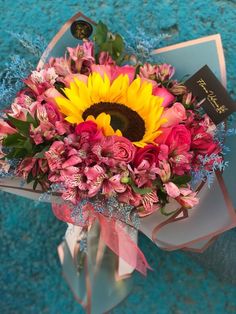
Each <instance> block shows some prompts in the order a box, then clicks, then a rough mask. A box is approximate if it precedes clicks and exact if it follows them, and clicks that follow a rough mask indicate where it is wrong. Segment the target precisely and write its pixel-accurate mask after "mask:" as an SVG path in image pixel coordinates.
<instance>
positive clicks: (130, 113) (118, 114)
mask: <svg viewBox="0 0 236 314" xmlns="http://www.w3.org/2000/svg"><path fill="white" fill-rule="evenodd" d="M102 112H104V113H106V114H109V115H110V116H111V126H112V128H113V130H117V129H119V130H120V131H121V132H122V135H123V136H125V137H126V138H128V139H129V140H130V141H132V142H137V141H140V140H142V138H143V136H144V134H145V123H144V121H143V119H142V118H141V117H140V115H139V114H138V113H137V112H135V111H134V110H132V109H130V108H128V107H126V106H124V105H122V104H117V103H112V102H100V103H97V104H94V105H92V106H91V107H89V108H88V109H86V110H85V111H84V113H83V115H82V117H83V119H84V120H86V118H87V117H88V116H89V115H92V116H94V117H95V118H97V116H98V115H99V114H100V113H102Z"/></svg>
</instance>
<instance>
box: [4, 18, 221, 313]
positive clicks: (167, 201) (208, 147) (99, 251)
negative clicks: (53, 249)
mask: <svg viewBox="0 0 236 314" xmlns="http://www.w3.org/2000/svg"><path fill="white" fill-rule="evenodd" d="M77 18H78V16H76V17H74V18H73V19H72V20H71V21H69V22H70V23H69V26H70V35H71V37H72V36H73V38H76V39H77V40H80V41H79V43H77V44H76V45H74V46H73V47H71V46H67V47H66V49H65V50H64V53H63V55H61V56H53V55H52V56H51V57H47V60H46V62H45V60H43V59H41V61H40V63H39V65H38V67H37V69H36V70H34V71H32V72H31V73H30V75H29V76H28V77H26V78H25V79H24V84H25V86H24V87H23V88H22V89H21V90H20V91H19V92H18V94H17V95H16V98H15V99H14V101H13V103H12V104H11V106H10V107H9V108H8V109H6V110H4V112H3V113H2V116H1V120H0V134H1V169H2V177H3V181H2V182H1V186H2V189H3V190H4V189H5V190H7V191H10V190H11V192H12V191H13V192H15V193H17V192H18V193H21V194H22V191H24V192H25V194H24V195H25V196H28V197H30V195H31V196H32V195H33V197H35V195H38V196H37V197H39V198H40V199H41V200H43V201H50V202H51V203H52V209H53V212H54V214H55V215H56V216H57V218H59V219H61V220H63V221H65V222H67V223H68V225H69V229H68V232H67V234H66V240H65V241H64V242H63V244H62V245H61V246H60V247H59V254H60V258H61V262H62V264H63V267H64V273H65V275H66V276H67V278H68V281H69V283H70V285H71V286H72V290H73V291H74V293H75V295H76V296H77V298H79V299H80V302H81V303H82V305H84V306H85V307H86V309H87V311H88V312H91V311H92V313H96V312H97V313H101V312H102V311H104V310H107V309H109V308H110V307H112V306H114V305H115V304H117V303H118V302H119V301H120V300H121V299H122V298H124V296H125V295H126V294H127V293H128V291H129V290H130V285H131V282H130V277H131V274H132V272H133V270H135V269H136V270H138V271H139V272H141V273H142V274H146V271H147V269H148V268H150V266H149V265H148V263H147V261H146V259H145V257H144V255H143V253H142V252H141V251H140V249H139V248H138V246H137V230H139V229H140V230H141V231H143V232H144V233H146V234H147V235H148V234H149V233H151V232H152V231H153V229H155V228H154V227H153V225H159V226H160V224H163V222H164V224H166V223H169V222H171V221H172V222H173V221H174V220H175V221H177V220H179V219H180V220H181V219H183V218H186V217H187V216H188V213H189V211H191V209H192V208H193V207H194V208H195V207H196V206H197V205H198V203H199V195H198V192H199V191H200V190H201V191H202V190H204V191H205V189H204V188H202V187H203V186H204V182H205V181H208V183H210V182H212V181H214V173H215V171H216V170H218V171H221V170H222V169H223V168H224V167H225V164H226V162H225V160H224V158H223V153H224V152H223V149H224V147H223V140H222V136H221V137H220V136H219V133H220V132H219V128H218V127H217V126H216V125H215V124H214V122H213V121H212V119H211V118H210V117H209V115H208V114H207V113H205V112H204V111H203V110H202V106H201V104H202V101H200V100H199V99H198V98H197V95H194V93H193V92H192V91H191V90H190V89H189V88H188V87H187V86H186V85H185V84H184V82H183V81H179V80H176V79H174V78H173V76H174V73H175V68H174V67H173V66H172V65H171V64H167V63H158V64H157V63H154V64H151V63H148V62H141V61H140V60H139V59H138V58H137V56H135V55H134V54H128V53H127V51H126V50H125V44H124V41H123V39H122V37H121V36H120V35H119V34H113V33H111V32H110V31H109V30H108V29H107V26H106V25H105V24H103V23H102V22H99V23H98V24H96V25H94V23H93V22H91V21H90V20H88V19H86V18H83V19H82V20H77ZM72 22H73V23H72ZM92 25H93V26H92ZM93 28H94V30H93ZM68 32H69V31H68ZM92 33H93V36H92ZM90 38H91V39H90ZM45 55H48V50H47V51H46V53H45ZM44 57H45V56H44ZM220 134H222V132H221V133H220ZM4 180H5V181H4ZM6 182H8V183H7V184H6ZM16 182H18V183H17V184H18V185H16ZM22 182H23V183H22ZM19 191H20V192H19ZM147 221H149V222H148V226H149V227H150V226H151V224H150V221H152V222H153V225H152V227H150V228H149V230H148V231H145V228H146V229H147V223H146V222H147ZM150 237H151V236H150ZM153 241H156V239H153ZM160 242H162V244H163V241H162V240H160ZM183 242H187V241H183ZM160 246H163V245H160ZM125 278H128V279H125ZM121 282H123V286H121ZM101 283H102V284H104V283H106V285H107V286H108V288H104V289H105V290H106V289H107V296H108V298H109V300H107V301H106V302H105V304H104V303H103V302H99V299H100V298H101V292H100V293H99V286H100V284H101ZM104 285H105V284H104ZM112 289H113V290H112ZM111 291H113V294H112V293H111ZM114 291H115V292H114ZM103 298H104V291H103ZM101 303H103V304H101ZM97 304H99V305H97ZM95 307H96V309H95Z"/></svg>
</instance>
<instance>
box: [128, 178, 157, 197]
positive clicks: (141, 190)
mask: <svg viewBox="0 0 236 314" xmlns="http://www.w3.org/2000/svg"><path fill="white" fill-rule="evenodd" d="M129 184H130V186H131V187H132V189H133V191H134V192H135V193H137V194H140V195H145V194H147V193H150V192H152V189H151V188H139V187H137V185H135V183H134V182H133V180H130V182H129Z"/></svg>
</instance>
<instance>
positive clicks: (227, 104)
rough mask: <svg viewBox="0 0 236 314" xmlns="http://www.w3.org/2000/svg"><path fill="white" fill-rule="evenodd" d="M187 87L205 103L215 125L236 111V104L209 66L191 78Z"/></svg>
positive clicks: (203, 105)
mask: <svg viewBox="0 0 236 314" xmlns="http://www.w3.org/2000/svg"><path fill="white" fill-rule="evenodd" d="M185 85H186V86H187V87H188V89H189V90H190V91H191V92H192V93H193V96H195V97H196V98H197V100H198V101H201V100H202V101H203V103H202V107H203V108H204V110H205V111H206V113H207V114H208V116H209V117H210V118H211V119H212V121H213V122H214V123H215V124H218V123H220V122H222V121H223V120H225V118H227V117H228V116H229V115H230V114H231V113H233V112H235V111H236V103H235V102H234V101H233V99H232V98H231V97H230V96H229V94H228V92H227V91H226V89H225V88H224V86H223V85H222V84H221V83H220V81H219V80H218V79H217V77H216V76H215V74H214V73H213V72H212V71H211V70H210V68H209V67H208V66H207V65H205V66H204V67H203V68H201V69H200V70H199V71H198V72H197V73H195V74H194V75H193V76H192V77H190V78H189V79H188V80H187V81H186V82H185Z"/></svg>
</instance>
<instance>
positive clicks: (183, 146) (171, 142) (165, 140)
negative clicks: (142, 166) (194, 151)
mask: <svg viewBox="0 0 236 314" xmlns="http://www.w3.org/2000/svg"><path fill="white" fill-rule="evenodd" d="M155 142H156V143H158V144H165V145H167V146H168V147H169V151H170V153H173V152H174V153H175V154H181V153H182V152H187V151H189V150H190V145H191V134H190V132H189V130H188V129H187V128H186V127H185V126H184V125H182V124H179V125H176V126H174V127H172V128H162V134H161V135H160V136H158V137H157V138H156V140H155Z"/></svg>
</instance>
